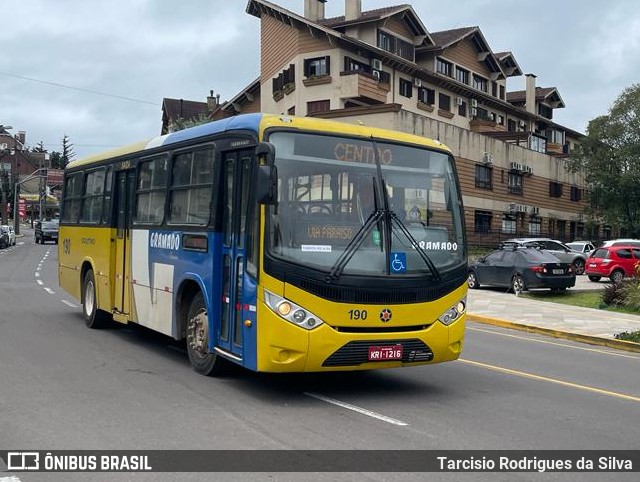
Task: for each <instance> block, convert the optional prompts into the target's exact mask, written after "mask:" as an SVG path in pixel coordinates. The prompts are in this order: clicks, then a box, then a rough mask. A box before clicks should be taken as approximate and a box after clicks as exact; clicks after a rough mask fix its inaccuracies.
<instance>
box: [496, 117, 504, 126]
mask: <svg viewBox="0 0 640 482" xmlns="http://www.w3.org/2000/svg"><path fill="white" fill-rule="evenodd" d="M496 124H500V125H501V126H503V125H504V116H502V115H498V118H497V120H496Z"/></svg>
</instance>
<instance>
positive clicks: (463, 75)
mask: <svg viewBox="0 0 640 482" xmlns="http://www.w3.org/2000/svg"><path fill="white" fill-rule="evenodd" d="M456 80H457V81H458V82H461V83H463V84H466V85H469V71H468V70H465V69H461V68H460V67H456Z"/></svg>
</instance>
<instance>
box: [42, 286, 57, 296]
mask: <svg viewBox="0 0 640 482" xmlns="http://www.w3.org/2000/svg"><path fill="white" fill-rule="evenodd" d="M44 290H45V291H46V292H47V293H49V294H50V295H54V294H56V292H55V291H53V290H52V289H51V288H44Z"/></svg>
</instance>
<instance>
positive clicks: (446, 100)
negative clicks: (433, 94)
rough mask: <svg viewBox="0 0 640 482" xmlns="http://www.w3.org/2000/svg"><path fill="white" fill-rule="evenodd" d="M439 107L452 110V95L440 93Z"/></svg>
mask: <svg viewBox="0 0 640 482" xmlns="http://www.w3.org/2000/svg"><path fill="white" fill-rule="evenodd" d="M438 108H439V109H440V110H446V111H448V112H451V97H449V96H448V95H446V94H440V95H439V96H438Z"/></svg>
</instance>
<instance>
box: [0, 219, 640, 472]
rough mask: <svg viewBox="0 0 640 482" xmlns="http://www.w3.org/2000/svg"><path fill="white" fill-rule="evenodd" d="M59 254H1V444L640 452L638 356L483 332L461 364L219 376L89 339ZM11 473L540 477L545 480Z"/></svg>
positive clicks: (165, 343)
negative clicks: (60, 281) (65, 285)
mask: <svg viewBox="0 0 640 482" xmlns="http://www.w3.org/2000/svg"><path fill="white" fill-rule="evenodd" d="M56 259H57V246H56V245H54V244H47V245H44V246H41V245H36V244H34V243H33V238H32V237H31V235H30V231H28V230H27V235H26V236H25V237H23V238H20V239H19V240H18V246H16V247H15V248H10V249H5V250H0V440H1V443H0V449H4V450H15V449H17V448H20V449H38V450H62V449H69V450H80V449H82V450H85V449H96V450H107V449H136V450H142V449H145V450H151V449H287V450H288V449H339V450H347V449H381V450H393V449H403V450H407V449H430V450H435V449H472V450H479V449H547V450H560V449H576V450H587V449H595V450H608V449H639V448H640V447H639V445H640V443H639V441H640V428H639V424H638V420H640V383H638V380H639V378H638V375H637V374H638V370H639V369H640V356H639V355H635V354H631V353H626V352H624V353H623V352H616V351H614V350H608V349H599V348H593V347H590V346H587V345H580V344H574V343H571V342H565V341H558V340H554V339H551V338H545V337H541V336H536V335H529V334H526V333H521V332H515V331H509V330H503V329H498V328H492V327H487V326H485V325H479V324H473V323H469V324H468V330H467V338H466V347H465V350H464V352H463V357H462V359H461V360H460V361H457V362H453V363H449V364H443V365H434V366H422V367H414V368H408V369H400V370H390V371H379V372H369V373H337V374H315V375H314V374H311V375H309V374H307V375H286V376H285V375H265V374H253V373H248V372H245V371H241V370H238V371H237V372H236V373H234V374H232V375H231V376H227V377H225V378H218V379H216V378H206V377H203V376H200V375H198V374H196V373H195V372H194V371H193V370H191V368H190V366H189V362H188V359H187V355H186V351H185V349H184V347H183V346H182V345H181V344H179V343H176V342H173V341H172V340H171V339H169V338H166V337H164V336H160V335H156V334H153V333H151V332H149V331H147V330H144V329H140V328H137V327H121V328H113V329H106V330H89V329H87V328H86V327H85V326H84V323H83V321H82V318H81V313H80V310H81V309H80V306H79V303H78V302H77V301H76V300H73V299H71V298H70V297H69V296H68V295H67V294H66V293H64V292H63V291H62V290H60V288H59V287H58V286H57V274H56ZM346 404H348V405H346ZM577 475H578V474H550V473H549V474H544V480H575V478H576V477H577ZM9 476H15V477H18V478H19V480H21V481H31V480H416V479H420V480H427V479H428V480H505V481H507V480H539V477H538V474H532V473H502V474H482V473H475V474H460V473H458V474H437V473H429V474H402V473H401V474H389V473H387V474H370V473H368V474H330V473H329V474H265V473H262V474H191V475H189V474H179V475H171V474H157V473H156V474H135V477H134V474H43V473H30V474H29V473H19V474H15V473H14V474H7V475H6V477H9ZM2 478H3V474H2V473H0V481H2V480H3V479H2ZM580 478H581V479H585V480H603V479H604V480H635V477H633V476H632V474H620V473H618V474H600V475H599V474H580Z"/></svg>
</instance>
